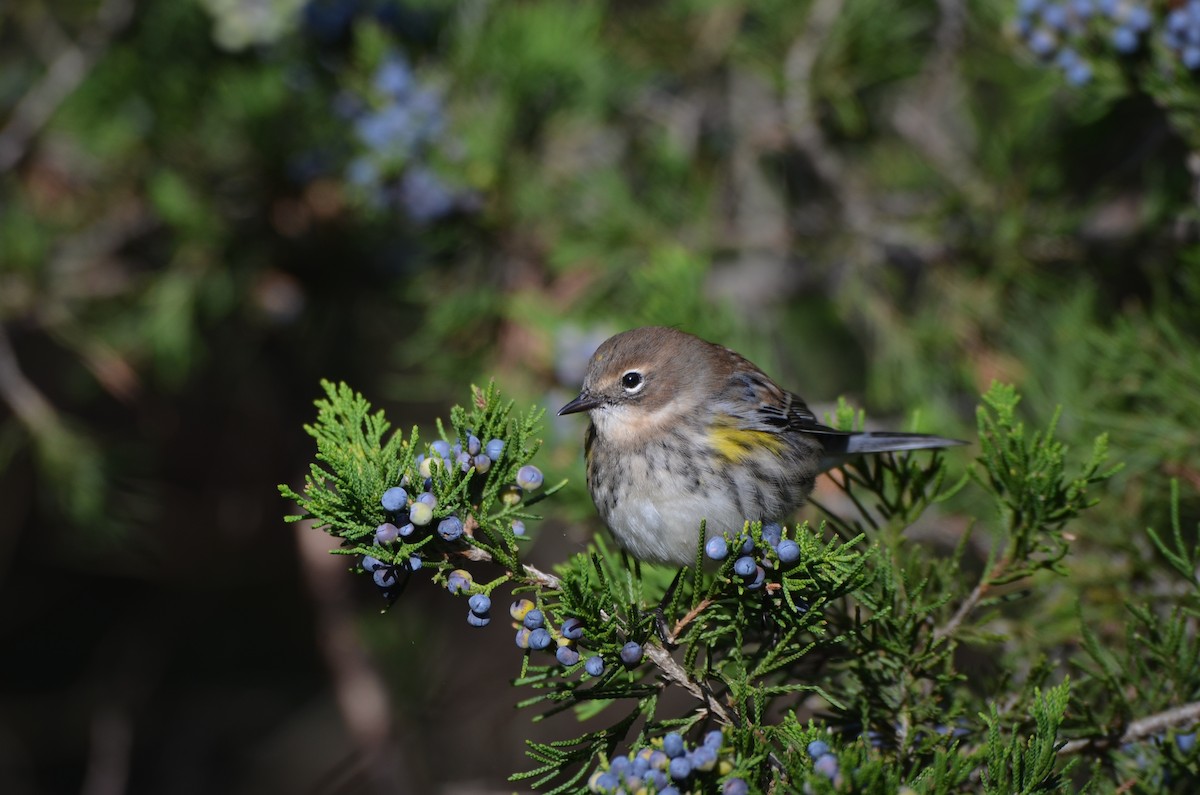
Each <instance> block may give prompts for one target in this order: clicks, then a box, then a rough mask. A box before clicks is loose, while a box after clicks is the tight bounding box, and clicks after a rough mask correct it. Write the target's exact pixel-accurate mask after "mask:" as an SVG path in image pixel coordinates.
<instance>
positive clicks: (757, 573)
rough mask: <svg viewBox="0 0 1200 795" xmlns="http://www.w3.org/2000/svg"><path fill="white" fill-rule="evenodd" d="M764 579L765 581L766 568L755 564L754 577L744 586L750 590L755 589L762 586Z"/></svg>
mask: <svg viewBox="0 0 1200 795" xmlns="http://www.w3.org/2000/svg"><path fill="white" fill-rule="evenodd" d="M766 581H767V570H766V569H764V568H763V567H762V566H758V565H756V566H755V567H754V579H753V580H751V581H750V582H749V583H747V584H746V587H747V588H749V589H750V590H751V591H757V590H758V589H759V588H761V587H763V585H764V584H765V583H766Z"/></svg>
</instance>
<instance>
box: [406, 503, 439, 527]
mask: <svg viewBox="0 0 1200 795" xmlns="http://www.w3.org/2000/svg"><path fill="white" fill-rule="evenodd" d="M408 519H409V521H410V522H412V523H413V524H415V525H419V526H422V527H423V526H425V525H427V524H429V523H430V522H431V521H433V508H430V507H429V506H428V505H426V504H425V503H423V502H414V503H413V504H412V507H411V508H409V509H408Z"/></svg>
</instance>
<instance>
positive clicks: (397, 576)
mask: <svg viewBox="0 0 1200 795" xmlns="http://www.w3.org/2000/svg"><path fill="white" fill-rule="evenodd" d="M503 453H504V441H503V440H501V439H491V440H489V441H488V442H487V443H486V444H485V443H483V442H481V441H480V440H479V439H478V438H476V437H475V436H474V435H473V434H468V435H467V439H466V442H465V444H464V443H462V442H455V443H454V444H453V445H451V444H450V443H449V442H446V441H443V440H438V441H435V442H433V443H432V444H430V445H429V451H428V453H422V454H420V455H418V456H417V457H416V459H415V460H414V462H413V463H414V465H415V466H416V469H417V475H418V476H419V477H420V478H421V479H422V488H423V489H424V490H423V491H422V492H421V493H420V494H417V495H416V496H415V497H410V495H409V493H408V490H407V489H406V488H405V486H411V480H412V478H411V477H410V476H409V475H405V476H404V478H403V479H402V480H401V485H399V486H393V487H391V488H389V489H388V490H387V491H385V492H384V493H383V497H382V498H381V499H380V504H381V505H382V506H383V509H384V511H386V512H387V514H388V521H386V522H384V523H383V524H381V525H379V526H378V527H376V528H375V540H374V545H375V546H376V547H388V546H390V545H392V544H394V543H396V542H397V541H402V542H407V543H411V542H414V541H420V540H422V538H424V537H426V536H432V535H435V534H436V537H437V538H440V539H441V540H442V541H446V542H450V543H453V542H455V541H458V540H459V539H460V538H462V536H463V534H464V533H465V532H466V527H465V526H464V524H463V521H462V519H460V518H459V517H457V516H455V515H454V514H450V515H449V516H446V517H444V518H442V519H441V520H439V521H438V522H437V523H436V525H435V524H434V521H433V513H434V509H435V508H437V505H438V501H437V497H436V496H435V495H434V493H433V491H432V489H433V479H432V475H433V471H434V470H435V469H449V468H451V467H453V466H458V467H459V468H460V469H461V470H462V471H463V472H467V471H470V470H474V471H475V472H477V473H485V472H487V471H488V470H490V469H491V467H492V465H493V464H495V463H496V462H497V461H499V460H500V457H501V455H503ZM544 480H545V478H544V477H543V475H542V473H541V470H539V469H538V468H537V467H535V466H531V465H527V466H523V467H521V469H520V470H519V471H518V472H517V484H523V485H517V484H509V485H508V487H507V488H508V489H509V490H510V491H511V492H512V493H515V494H516V498H517V501H519V500H520V499H521V495H522V493H523V489H536V488H538V487H540V486H541V485H542V483H543V482H544ZM513 533H514V534H515V535H524V534H525V525H524V523H522V522H520V521H519V520H517V521H514V522H513ZM421 566H422V561H421V558H419V557H417V556H416V555H412V556H410V557H409V558H408V560H407V561H404V562H403V563H387V562H384V561H383V560H380V559H379V558H377V557H375V556H374V555H366V556H364V557H363V559H362V568H363V570H364V571H367V572H369V573H370V574H371V576H372V579H373V580H374V582H375V585H376V586H377V587H378V588H379V589H380V591H381V592H382V593H383V595H384V597H385V598H388V599H391V598H393V597H394V596H395V595H396V594H397V593H398V592H399V589H400V586H402V585H403V582H404V580H402V579H401V578H402V576H407V575H408V574H411V573H412V572H414V571H417V570H418V569H420V568H421ZM446 587H447V589H449V591H450V592H451V593H464V594H466V593H471V592H472V590H473V589H474V587H475V586H474V582H473V581H472V579H471V574H470V572H467V571H465V570H463V569H455V570H454V571H452V572H450V574H449V576H448V577H447V580H446ZM490 609H491V600H490V598H489V597H488V596H487V594H485V593H482V592H479V593H475V594H474V595H473V596H472V602H471V609H470V612H469V613H468V614H467V621H468V623H470V624H471V625H472V626H477V627H483V626H487V624H488V623H489V622H490V620H491V619H490V617H489V615H488V612H489V610H490Z"/></svg>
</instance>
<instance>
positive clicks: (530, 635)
mask: <svg viewBox="0 0 1200 795" xmlns="http://www.w3.org/2000/svg"><path fill="white" fill-rule="evenodd" d="M508 614H509V615H510V616H512V619H513V621H514V622H516V623H515V624H513V626H514V627H515V628H516V630H517V635H516V638H515V642H516V644H517V648H518V649H533V650H534V651H543V650H548V649H549V648H550V647H551V646H553V647H554V657H555V658H556V659H557V660H558V662H559V663H560V664H561V665H562V666H563V667H564V668H570V667H571V666H572V665H576V664H578V663H579V661H580V659H581V656H580V654H579V648H578V645H577V643H576V642H577V641H579V640H581V639H582V638H583V622H582V621H580V620H579V619H578V618H568V619H567V620H565V621H563V622H562V626H560V627H559V628H558V632H557V633H552V632H551V630H550V628H549V627H547V626H546V616H545V614H544V613H543V612H542V611H541V610H538V609H537V607H536V606H535V605H534V604H533V602H531V601H529V600H528V599H518V600H517V601H515V602H513V603H512V606H511V607H509V609H508ZM584 670H586V671H587V672H588V674H590V675H591V676H600V674H602V673H604V658H603V657H601V656H599V655H592V656H591V657H588V658H587V661H586V662H585V663H584Z"/></svg>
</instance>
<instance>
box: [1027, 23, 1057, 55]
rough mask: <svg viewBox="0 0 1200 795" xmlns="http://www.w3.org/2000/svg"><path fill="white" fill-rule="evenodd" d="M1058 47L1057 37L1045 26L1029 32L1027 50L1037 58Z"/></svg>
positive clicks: (1048, 53)
mask: <svg viewBox="0 0 1200 795" xmlns="http://www.w3.org/2000/svg"><path fill="white" fill-rule="evenodd" d="M1057 48H1058V39H1056V38H1055V37H1054V34H1053V33H1051V32H1050V31H1048V30H1046V29H1045V28H1038V29H1037V30H1035V31H1034V32H1033V33H1031V34H1029V50H1030V52H1032V53H1033V54H1034V55H1036V56H1038V57H1039V58H1045V57H1046V56H1048V55H1050V54H1051V53H1052V52H1054V51H1055V50H1056V49H1057Z"/></svg>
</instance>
